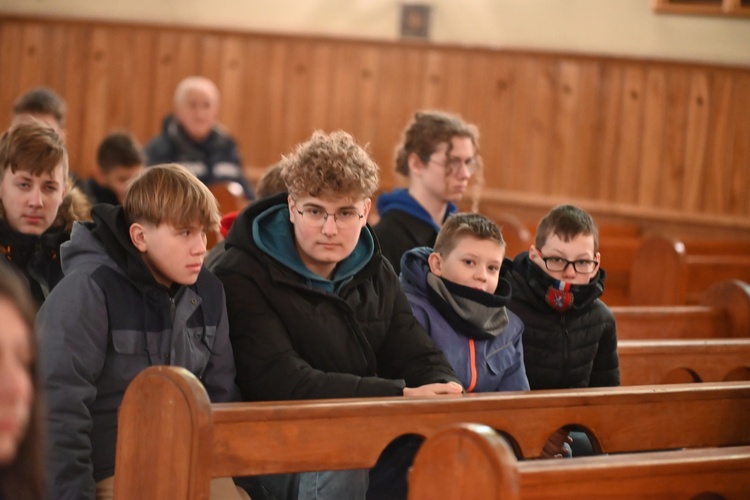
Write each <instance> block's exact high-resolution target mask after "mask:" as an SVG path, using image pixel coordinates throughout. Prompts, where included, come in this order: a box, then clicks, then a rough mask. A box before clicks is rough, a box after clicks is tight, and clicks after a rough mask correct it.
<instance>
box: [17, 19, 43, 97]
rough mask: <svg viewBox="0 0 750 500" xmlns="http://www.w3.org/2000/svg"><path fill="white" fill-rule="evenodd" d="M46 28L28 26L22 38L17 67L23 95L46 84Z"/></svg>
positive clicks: (25, 27) (33, 25)
mask: <svg viewBox="0 0 750 500" xmlns="http://www.w3.org/2000/svg"><path fill="white" fill-rule="evenodd" d="M44 31H45V27H44V26H42V25H38V24H26V25H25V26H24V28H23V31H22V34H21V37H22V41H21V53H22V56H21V61H20V63H21V64H20V65H19V66H17V67H16V71H17V72H18V73H17V74H18V77H19V81H20V91H21V93H23V92H26V91H27V90H28V89H30V88H32V87H36V86H38V85H41V84H42V82H44V63H45V57H46V56H47V53H46V50H45V49H46V47H45V45H44Z"/></svg>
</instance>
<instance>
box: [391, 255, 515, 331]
mask: <svg viewBox="0 0 750 500" xmlns="http://www.w3.org/2000/svg"><path fill="white" fill-rule="evenodd" d="M431 252H432V249H431V248H428V247H419V248H414V249H412V250H409V251H408V252H406V253H405V254H404V256H403V257H402V259H401V276H400V280H401V283H402V286H403V287H404V290H405V291H406V292H407V294H408V293H417V294H420V295H423V296H424V297H426V298H427V299H428V300H429V301H430V303H431V304H432V305H433V307H435V309H436V310H438V311H439V312H440V314H441V315H442V316H443V317H444V318H445V320H446V321H448V323H450V324H451V325H452V327H453V328H454V329H455V330H456V332H458V333H461V334H462V335H465V336H467V337H473V338H477V339H480V340H488V339H491V338H494V337H496V336H497V335H499V334H500V333H502V331H503V330H504V329H505V327H506V325H507V324H508V316H507V313H506V310H505V306H507V305H508V304H509V303H510V297H511V286H510V283H509V282H508V281H507V280H505V279H503V278H500V279H499V281H498V285H497V289H496V290H495V292H494V293H488V292H484V291H482V290H477V289H475V288H471V287H467V286H463V285H459V284H458V283H454V282H452V281H450V280H447V279H445V278H442V277H439V276H437V275H435V274H432V272H431V271H430V265H429V262H428V260H427V259H428V257H429V256H430V253H431Z"/></svg>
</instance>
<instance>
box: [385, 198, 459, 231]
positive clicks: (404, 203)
mask: <svg viewBox="0 0 750 500" xmlns="http://www.w3.org/2000/svg"><path fill="white" fill-rule="evenodd" d="M377 206H378V214H380V216H381V217H382V216H383V215H385V214H386V213H388V212H390V211H392V210H396V211H400V212H406V213H407V214H409V215H411V216H413V217H416V218H417V219H419V220H421V221H423V222H425V223H427V224H430V225H431V226H432V227H433V228H434V229H435V231H440V227H439V226H438V225H437V224H435V221H434V220H432V217H431V216H430V214H429V213H427V210H425V209H424V208H423V207H422V205H420V204H419V202H417V200H415V199H414V198H413V197H412V196H411V195H410V194H409V191H408V190H407V189H404V188H401V189H394V190H393V191H391V192H390V193H383V194H381V195H380V196H378V202H377ZM457 211H458V207H457V206H456V205H455V204H454V203H451V202H448V208H447V209H446V210H445V218H444V219H443V220H445V219H447V218H448V217H449V216H450V215H452V214H454V213H456V212H457Z"/></svg>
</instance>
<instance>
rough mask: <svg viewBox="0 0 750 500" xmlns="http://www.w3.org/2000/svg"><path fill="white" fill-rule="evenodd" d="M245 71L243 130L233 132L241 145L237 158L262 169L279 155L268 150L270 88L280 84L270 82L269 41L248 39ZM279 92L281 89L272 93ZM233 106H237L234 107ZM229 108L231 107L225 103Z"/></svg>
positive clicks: (246, 41)
mask: <svg viewBox="0 0 750 500" xmlns="http://www.w3.org/2000/svg"><path fill="white" fill-rule="evenodd" d="M244 54H245V58H246V59H247V64H248V71H247V72H246V73H245V78H246V80H247V81H246V82H245V93H246V97H245V107H244V108H245V110H246V113H247V114H246V116H245V121H244V123H243V125H242V127H241V128H240V129H239V130H234V131H232V132H233V133H234V134H235V137H236V138H237V140H238V142H239V144H240V148H241V150H240V154H241V155H242V160H243V162H244V163H245V165H246V166H251V167H264V166H267V165H271V164H272V163H275V162H277V161H279V159H280V154H278V153H277V154H273V153H274V152H272V151H270V150H269V141H270V134H269V131H268V123H269V114H270V111H269V110H270V109H271V107H272V106H271V102H270V100H271V95H270V91H271V87H272V85H280V84H281V83H282V82H280V81H278V82H277V81H271V78H270V74H271V41H270V39H269V38H261V37H248V38H247V39H246V40H245V49H244ZM275 92H277V93H279V92H281V89H279V88H277V89H275ZM234 104H236V103H234ZM224 105H225V106H231V105H233V103H226V102H225V103H224Z"/></svg>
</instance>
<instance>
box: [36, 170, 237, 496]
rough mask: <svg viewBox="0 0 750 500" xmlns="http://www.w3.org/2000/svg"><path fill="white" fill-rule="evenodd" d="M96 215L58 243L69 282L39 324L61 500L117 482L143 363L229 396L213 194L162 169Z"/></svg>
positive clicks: (230, 365) (53, 471)
mask: <svg viewBox="0 0 750 500" xmlns="http://www.w3.org/2000/svg"><path fill="white" fill-rule="evenodd" d="M92 215H93V219H94V222H93V223H86V224H83V223H78V224H76V226H75V227H74V230H73V233H72V236H71V240H70V242H69V243H67V244H65V245H63V247H62V249H61V254H62V264H63V270H64V271H65V278H63V280H62V281H61V282H60V283H59V285H58V287H57V288H55V290H54V291H53V293H52V294H51V295H50V296H49V298H48V300H47V301H46V302H45V305H44V306H43V307H42V309H41V310H40V311H39V314H38V317H37V321H38V325H39V328H40V332H41V336H42V340H41V346H42V356H41V357H42V366H43V370H42V373H43V377H44V380H45V382H46V389H47V398H48V409H49V441H50V446H49V460H48V473H49V486H50V498H57V499H64V498H89V499H93V498H95V497H97V487H98V488H100V489H106V487H107V486H109V485H111V477H112V475H113V474H114V457H115V446H116V437H117V410H118V407H119V406H120V402H121V401H122V397H123V394H124V392H125V389H126V388H127V385H128V383H129V382H130V381H131V380H133V378H134V377H135V376H136V375H137V374H138V373H139V372H140V371H141V370H143V369H144V368H146V367H148V366H152V365H177V366H182V367H184V368H186V369H188V370H190V371H191V372H192V373H194V374H195V375H196V376H198V377H199V378H200V379H201V381H202V382H203V384H204V385H205V387H206V389H207V391H208V393H209V395H210V397H211V399H212V401H228V400H230V399H232V398H233V380H234V375H235V369H234V359H233V356H232V348H231V345H230V343H229V332H228V322H227V315H226V309H225V297H224V292H223V289H222V286H221V283H220V282H219V281H218V280H217V279H216V278H215V277H214V276H213V275H212V274H211V273H210V272H208V271H207V270H205V269H204V268H203V267H202V264H203V258H204V256H205V254H206V230H207V229H209V228H213V227H215V226H216V225H217V224H218V221H219V214H218V210H217V207H216V201H215V199H214V198H213V196H212V195H211V194H210V192H209V191H208V189H207V188H206V187H205V186H204V185H203V184H202V183H200V182H199V181H198V180H197V179H196V178H195V177H194V176H193V175H192V174H190V173H189V172H188V171H187V170H186V169H185V168H183V167H181V166H179V165H163V166H158V167H154V168H152V169H150V170H149V171H148V172H147V173H145V174H144V175H143V176H141V177H140V178H139V179H137V180H136V181H135V182H134V183H133V185H132V186H131V188H130V190H129V191H128V194H127V197H126V198H125V203H124V205H123V206H117V207H115V206H111V205H98V206H96V207H94V209H93V211H92ZM97 483H98V484H97ZM105 493H106V492H102V493H101V495H102V497H105V496H104V495H105Z"/></svg>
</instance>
